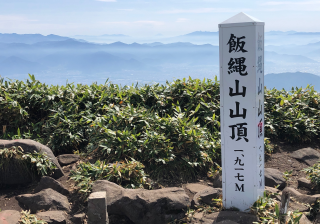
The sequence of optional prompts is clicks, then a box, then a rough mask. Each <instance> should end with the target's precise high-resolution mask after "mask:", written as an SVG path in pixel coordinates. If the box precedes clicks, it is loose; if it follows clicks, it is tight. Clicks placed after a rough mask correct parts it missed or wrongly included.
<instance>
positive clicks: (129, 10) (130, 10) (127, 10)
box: [118, 9, 134, 12]
mask: <svg viewBox="0 0 320 224" xmlns="http://www.w3.org/2000/svg"><path fill="white" fill-rule="evenodd" d="M118 10H119V11H126V12H132V11H133V10H134V9H118Z"/></svg>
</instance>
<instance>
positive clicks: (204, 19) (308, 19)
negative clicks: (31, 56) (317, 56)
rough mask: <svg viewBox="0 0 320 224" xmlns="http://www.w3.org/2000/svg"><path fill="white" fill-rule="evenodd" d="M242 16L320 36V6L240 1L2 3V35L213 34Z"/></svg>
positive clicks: (39, 0)
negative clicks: (232, 18)
mask: <svg viewBox="0 0 320 224" xmlns="http://www.w3.org/2000/svg"><path fill="white" fill-rule="evenodd" d="M239 12H245V13H247V14H249V15H251V16H253V17H255V18H257V19H259V20H262V21H264V22H265V23H266V31H270V30H281V31H289V30H295V31H305V32H320V1H314V0H305V1H302V0H290V1H272V0H270V1H268V0H258V1H253V0H251V1H239V0H153V1H148V0H27V1H26V0H8V1H5V0H1V3H0V33H20V34H23V33H40V34H44V35H48V34H57V35H64V36H73V35H102V34H125V35H129V36H133V37H148V36H155V35H157V34H162V35H164V36H177V35H182V34H186V33H190V32H193V31H217V30H218V24H219V23H220V22H223V21H224V20H226V19H228V18H230V17H232V16H233V15H235V14H237V13H239Z"/></svg>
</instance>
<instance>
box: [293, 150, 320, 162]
mask: <svg viewBox="0 0 320 224" xmlns="http://www.w3.org/2000/svg"><path fill="white" fill-rule="evenodd" d="M290 156H291V157H292V158H295V159H297V160H300V161H302V162H304V163H306V164H308V165H309V166H313V165H314V164H315V163H316V162H318V161H320V153H319V152H318V151H317V150H315V149H312V148H310V147H308V148H303V149H299V150H297V151H295V152H293V153H291V155H290Z"/></svg>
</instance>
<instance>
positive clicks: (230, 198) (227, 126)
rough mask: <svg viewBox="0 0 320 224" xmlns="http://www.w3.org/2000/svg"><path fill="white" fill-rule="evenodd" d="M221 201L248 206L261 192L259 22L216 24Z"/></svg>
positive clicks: (243, 18)
mask: <svg viewBox="0 0 320 224" xmlns="http://www.w3.org/2000/svg"><path fill="white" fill-rule="evenodd" d="M219 53H220V113H221V117H220V120H221V157H222V191H223V205H224V207H226V208H232V207H235V208H238V209H239V210H240V211H245V210H247V209H249V208H250V207H251V206H252V204H253V203H254V202H255V201H256V200H257V199H258V198H259V196H263V192H264V22H261V21H259V20H257V19H255V18H253V17H251V16H249V15H247V14H245V13H239V14H237V15H235V16H233V17H231V18H230V19H228V20H226V21H224V22H222V23H221V24H219Z"/></svg>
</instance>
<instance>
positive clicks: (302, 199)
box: [282, 187, 320, 205]
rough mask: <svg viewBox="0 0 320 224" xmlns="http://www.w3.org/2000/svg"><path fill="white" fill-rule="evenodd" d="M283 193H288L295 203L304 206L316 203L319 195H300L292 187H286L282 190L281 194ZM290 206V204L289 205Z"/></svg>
mask: <svg viewBox="0 0 320 224" xmlns="http://www.w3.org/2000/svg"><path fill="white" fill-rule="evenodd" d="M285 192H289V194H290V197H292V198H294V199H295V201H297V202H299V203H304V204H310V205H311V204H313V203H315V202H316V201H317V199H318V198H320V194H315V195H312V196H311V195H307V194H301V193H300V192H299V191H297V190H295V189H294V188H292V187H286V188H285V189H283V191H282V194H283V193H285ZM289 204H290V203H289Z"/></svg>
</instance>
